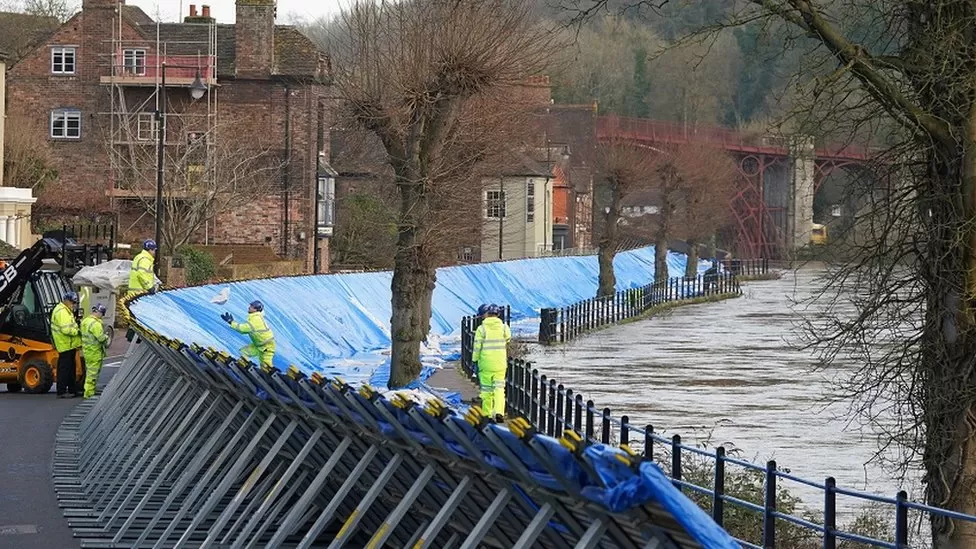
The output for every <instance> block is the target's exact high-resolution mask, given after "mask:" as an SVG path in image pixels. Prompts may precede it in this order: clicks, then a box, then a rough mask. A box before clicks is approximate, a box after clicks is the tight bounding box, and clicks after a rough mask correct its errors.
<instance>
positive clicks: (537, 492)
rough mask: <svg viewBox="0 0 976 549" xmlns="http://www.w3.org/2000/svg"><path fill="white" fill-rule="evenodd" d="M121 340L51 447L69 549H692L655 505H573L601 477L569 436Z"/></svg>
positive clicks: (158, 342) (623, 454)
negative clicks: (101, 386) (78, 548)
mask: <svg viewBox="0 0 976 549" xmlns="http://www.w3.org/2000/svg"><path fill="white" fill-rule="evenodd" d="M133 326H134V327H135V329H136V330H137V331H138V332H139V333H140V335H141V337H142V338H143V341H142V343H141V344H138V345H134V347H133V348H132V352H131V354H130V355H129V356H128V357H127V358H126V360H125V362H124V364H123V365H122V367H121V368H120V371H119V373H118V374H116V376H115V378H114V379H113V381H112V383H111V384H110V385H109V386H108V387H107V388H106V389H105V391H104V392H103V393H102V394H101V395H99V396H98V397H97V398H96V399H94V400H89V401H85V402H84V403H83V404H81V405H79V406H78V407H77V408H76V409H75V410H74V411H73V412H72V414H71V415H70V416H69V417H68V418H67V419H66V420H65V422H64V423H63V424H62V426H61V429H60V430H59V432H58V435H57V447H56V450H55V456H54V477H55V487H56V491H57V495H58V499H59V504H60V505H61V507H62V508H63V510H64V513H65V515H66V516H67V517H68V522H69V525H70V526H71V527H72V528H73V530H74V532H75V535H76V536H77V537H79V538H81V544H82V547H160V548H161V547H167V548H168V547H176V548H179V547H217V546H219V547H226V546H229V547H256V546H264V547H269V548H270V547H281V546H288V547H301V548H306V547H310V546H312V545H313V544H321V543H323V542H326V541H327V542H329V546H330V547H342V546H344V545H350V546H361V547H370V548H377V547H386V546H391V545H392V546H396V547H414V548H424V547H438V548H439V547H464V548H472V549H473V548H474V547H499V548H507V547H520V548H521V547H525V548H527V547H578V548H594V547H628V548H630V547H660V548H669V549H676V548H685V547H701V546H702V545H701V544H700V543H698V542H696V541H695V540H694V539H693V538H692V537H690V535H689V534H688V533H687V532H686V531H685V529H684V527H683V526H682V525H681V524H679V523H678V522H677V521H676V520H675V519H674V518H673V517H672V516H671V515H670V514H669V513H668V512H666V511H665V510H664V509H663V508H662V507H661V506H660V505H659V504H657V503H653V502H652V503H649V504H647V505H643V506H640V507H633V508H630V509H627V510H625V511H622V512H611V511H610V510H609V509H608V508H606V507H605V506H603V505H602V504H600V503H597V502H596V501H594V500H592V499H590V498H587V497H584V496H583V489H584V485H582V484H580V482H581V479H583V478H588V479H591V480H592V479H597V478H599V477H598V476H596V475H595V474H594V473H593V471H592V469H591V468H592V461H591V460H592V459H593V457H592V456H588V454H587V452H586V445H585V444H579V442H582V441H576V440H575V439H573V438H572V437H569V438H565V439H564V440H561V441H560V442H561V444H562V446H559V444H557V445H556V446H555V447H553V446H552V442H548V443H547V442H546V440H549V441H552V439H549V438H548V437H546V436H544V435H542V434H540V433H539V432H538V431H537V430H536V429H535V428H533V427H532V426H530V425H529V424H528V423H527V422H524V421H515V422H513V423H511V424H510V429H511V430H510V429H506V428H504V427H502V426H500V425H496V424H494V422H492V421H490V420H489V419H487V418H484V417H483V416H482V415H481V414H480V411H479V410H478V409H477V408H473V409H471V410H470V411H469V413H468V414H467V415H466V416H465V417H464V418H463V419H462V418H461V417H460V416H458V415H457V414H456V413H455V412H454V411H452V410H449V409H447V408H446V407H445V406H444V404H443V403H442V402H441V401H439V400H432V401H430V402H428V403H427V405H426V406H421V405H419V404H418V403H416V402H413V401H410V400H407V399H405V398H403V397H402V396H400V395H399V394H398V395H397V397H396V398H394V399H393V400H387V399H386V398H384V397H383V396H382V395H380V394H379V393H377V392H375V391H373V390H372V389H370V388H369V387H366V386H364V387H360V388H359V390H356V389H354V388H353V387H351V386H349V385H347V384H345V383H344V382H342V380H340V379H331V380H330V379H326V378H324V377H321V376H318V375H313V376H311V377H306V376H305V375H303V374H301V373H300V372H299V371H298V370H297V369H295V368H292V369H290V370H289V371H288V372H287V373H282V372H279V371H277V370H275V369H263V368H260V367H258V366H257V365H255V364H253V363H252V362H250V361H248V360H243V359H238V360H234V359H232V358H231V357H229V356H228V355H226V354H222V353H219V352H216V351H214V350H212V349H203V348H200V347H198V346H188V345H186V344H184V343H182V342H179V341H174V340H171V339H167V338H165V337H164V336H162V335H160V334H158V333H156V332H153V331H152V330H149V329H147V328H145V327H143V326H141V325H139V323H138V320H137V319H136V320H134V321H133ZM563 447H565V448H563ZM559 448H562V449H560V450H559V452H556V453H554V452H555V450H556V449H559ZM566 448H570V449H571V450H566ZM629 456H630V454H629V453H628V452H627V449H626V448H625V449H623V450H621V451H618V452H616V454H615V455H614V457H615V458H616V459H617V460H620V461H622V462H625V463H629V460H630V457H629ZM557 459H558V460H562V461H561V462H559V465H557ZM566 459H570V460H571V462H572V464H573V465H572V467H573V468H574V469H576V470H577V471H578V473H577V474H574V475H573V476H571V477H570V476H566V474H564V473H563V472H562V471H563V469H561V468H565V467H566V466H567V464H566V461H565V460H566ZM639 463H640V462H639V461H637V462H633V464H632V465H633V466H634V467H636V466H637V465H639ZM577 468H578V469H577ZM581 475H582V476H581ZM599 486H600V485H592V486H590V488H589V489H592V488H598V487H599Z"/></svg>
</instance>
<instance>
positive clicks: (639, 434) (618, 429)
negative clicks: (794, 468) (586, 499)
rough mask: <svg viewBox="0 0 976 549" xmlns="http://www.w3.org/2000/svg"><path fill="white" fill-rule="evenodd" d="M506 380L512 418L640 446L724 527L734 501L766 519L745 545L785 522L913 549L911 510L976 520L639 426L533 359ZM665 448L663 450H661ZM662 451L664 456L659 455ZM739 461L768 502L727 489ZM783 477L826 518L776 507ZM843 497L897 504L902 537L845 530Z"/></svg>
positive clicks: (768, 547) (830, 536)
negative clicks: (815, 496)
mask: <svg viewBox="0 0 976 549" xmlns="http://www.w3.org/2000/svg"><path fill="white" fill-rule="evenodd" d="M505 382H506V393H507V397H506V407H507V414H508V416H509V417H516V416H521V417H524V418H525V419H526V420H528V421H529V422H531V423H532V425H534V426H535V427H536V429H537V430H538V431H539V432H540V433H543V434H547V435H549V436H556V437H558V436H561V435H562V434H563V433H564V432H565V431H567V430H569V431H573V432H575V433H576V434H578V435H579V437H580V438H582V439H583V440H585V441H588V442H589V443H601V444H611V443H618V444H620V445H621V446H627V447H628V448H630V447H633V449H634V450H635V451H636V450H637V449H640V450H641V451H640V452H639V453H638V455H639V456H640V459H641V460H642V461H657V462H658V463H659V464H661V465H662V469H664V470H665V471H666V472H668V473H669V476H670V477H671V479H672V483H673V484H674V485H675V486H676V487H678V488H679V489H682V490H684V491H686V492H687V493H688V494H689V495H693V496H698V497H699V498H702V497H704V498H705V499H706V500H708V503H710V505H711V515H712V518H713V519H714V520H715V522H716V523H718V524H719V526H723V527H724V526H725V518H726V515H727V514H731V513H727V512H726V509H727V507H726V505H727V504H728V505H730V506H733V507H738V508H740V509H743V510H745V511H747V512H753V513H757V514H759V515H760V516H761V517H762V531H761V532H757V536H758V538H759V539H758V540H757V542H756V543H753V542H750V541H747V540H743V539H737V541H738V542H740V543H741V544H742V546H743V547H747V548H753V549H772V548H774V547H776V543H777V541H776V536H777V529H776V526H777V523H780V524H782V523H789V524H792V525H794V526H796V527H799V528H800V529H803V530H807V531H810V532H811V534H812V535H815V536H817V537H820V538H822V542H823V544H822V547H823V548H824V549H835V548H836V547H837V542H838V540H841V541H844V540H847V541H853V542H858V543H861V544H864V545H865V546H868V547H884V548H891V549H908V548H909V542H908V532H909V522H908V512H909V511H915V512H920V513H924V514H926V515H930V516H932V515H935V516H941V517H945V518H949V519H956V520H963V521H967V522H976V516H970V515H964V514H961V513H956V512H953V511H948V510H945V509H940V508H937V507H931V506H927V505H922V504H919V503H914V502H911V501H909V500H908V495H907V493H906V492H905V491H900V492H898V494H897V495H896V496H895V497H894V498H888V497H881V496H877V495H874V494H869V493H866V492H860V491H857V490H849V489H846V488H843V487H839V486H837V483H836V481H835V479H834V478H833V477H828V478H827V479H825V480H824V481H823V482H816V481H811V480H808V479H804V478H801V477H798V476H795V475H792V474H790V473H789V472H788V471H784V470H781V469H779V468H778V467H777V464H776V462H775V461H768V462H767V463H766V464H765V465H757V464H755V463H751V462H749V461H745V460H741V459H736V458H733V457H731V456H729V455H728V454H727V453H726V449H725V448H724V447H722V446H719V447H717V448H715V450H713V451H710V450H704V449H701V448H698V447H694V446H688V445H685V444H682V442H681V436H680V435H677V434H676V435H673V436H671V437H664V436H661V435H660V434H658V433H656V432H655V430H654V426H653V425H644V426H643V427H638V426H635V425H633V424H631V423H630V419H629V418H628V416H626V415H620V416H615V415H614V414H613V412H612V411H611V410H610V408H597V405H596V404H595V403H594V402H593V401H592V400H584V397H583V395H582V394H581V393H579V392H576V391H573V390H572V389H570V388H568V387H565V386H564V385H563V384H562V383H559V382H557V381H556V380H555V379H553V378H550V377H548V376H546V375H545V374H540V372H539V371H538V370H537V369H535V368H533V367H532V364H531V363H529V362H523V361H521V360H510V361H509V368H508V375H507V378H506V380H505ZM656 452H657V453H656ZM689 456H694V457H698V458H701V459H704V460H705V461H706V462H708V463H710V468H711V470H712V472H713V474H712V478H713V479H714V480H713V483H712V486H699V485H696V484H692V483H690V482H687V481H685V480H683V472H684V467H683V464H684V462H685V459H686V458H687V457H689ZM656 457H657V459H655V458H656ZM729 465H732V466H737V467H741V468H742V469H743V470H745V471H752V472H756V473H759V474H761V475H763V476H764V482H763V488H764V497H763V503H762V504H756V503H752V502H749V501H745V500H743V499H741V498H739V497H735V496H733V495H730V494H728V493H726V487H727V485H726V480H727V478H728V476H727V471H726V467H727V466H729ZM780 480H785V481H790V482H794V483H798V484H802V485H805V486H808V487H811V488H814V489H817V490H820V491H822V492H823V502H824V503H823V508H822V509H821V511H822V512H823V521H822V523H817V522H813V521H812V520H811V519H810V518H809V516H804V517H801V516H796V515H791V514H787V513H784V512H780V511H778V510H777V508H776V503H777V494H778V492H777V484H778V482H779V481H780ZM837 496H843V497H848V498H853V499H855V500H857V501H860V502H863V503H865V504H876V505H882V506H886V508H888V509H892V510H893V512H894V515H895V521H894V523H895V525H894V532H892V534H893V535H892V538H893V539H894V542H890V541H886V540H882V539H877V538H872V537H868V536H864V535H859V534H856V533H853V532H848V531H843V530H841V529H838V526H837Z"/></svg>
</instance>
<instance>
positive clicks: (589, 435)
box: [586, 400, 593, 441]
mask: <svg viewBox="0 0 976 549" xmlns="http://www.w3.org/2000/svg"><path fill="white" fill-rule="evenodd" d="M586 440H587V441H590V440H593V401H592V400H587V401H586Z"/></svg>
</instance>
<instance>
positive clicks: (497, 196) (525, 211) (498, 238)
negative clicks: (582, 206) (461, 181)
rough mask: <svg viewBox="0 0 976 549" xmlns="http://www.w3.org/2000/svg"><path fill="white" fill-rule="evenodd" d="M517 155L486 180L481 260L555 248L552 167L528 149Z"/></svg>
mask: <svg viewBox="0 0 976 549" xmlns="http://www.w3.org/2000/svg"><path fill="white" fill-rule="evenodd" d="M533 152H535V153H536V156H538V153H539V151H533ZM514 156H515V160H514V161H513V162H512V164H511V165H510V167H509V168H508V169H506V170H504V171H503V173H501V174H499V175H498V177H497V178H496V177H491V178H487V179H485V180H484V186H483V191H482V205H483V208H482V212H483V215H484V224H483V226H482V238H481V260H482V261H497V260H503V259H517V258H522V257H541V256H545V255H548V253H549V251H550V250H551V249H552V211H553V193H552V182H553V178H552V168H551V166H547V165H546V164H545V163H544V162H539V161H538V160H536V159H535V158H533V157H532V156H530V155H529V154H527V153H515V155H514ZM499 243H501V244H499Z"/></svg>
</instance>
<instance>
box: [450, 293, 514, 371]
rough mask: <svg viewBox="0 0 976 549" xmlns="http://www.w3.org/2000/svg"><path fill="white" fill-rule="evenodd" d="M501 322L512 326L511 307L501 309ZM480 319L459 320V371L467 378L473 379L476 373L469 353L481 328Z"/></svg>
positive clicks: (467, 318) (473, 317)
mask: <svg viewBox="0 0 976 549" xmlns="http://www.w3.org/2000/svg"><path fill="white" fill-rule="evenodd" d="M501 319H502V322H504V323H505V324H508V325H511V324H512V307H511V306H509V305H505V306H504V307H502V315H501ZM481 321H482V318H481V317H479V316H478V315H471V316H466V317H464V318H462V319H461V369H462V370H464V374H465V375H466V376H468V377H469V378H474V377H475V376H476V372H475V370H474V363H473V362H472V361H471V352H472V351H473V350H474V333H475V330H477V329H478V326H481Z"/></svg>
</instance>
